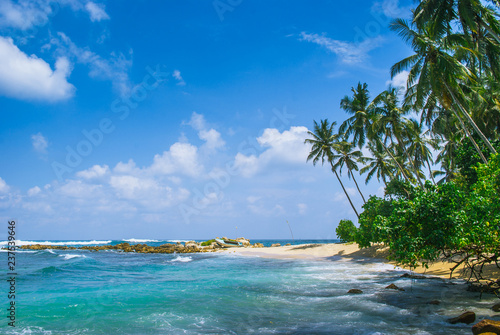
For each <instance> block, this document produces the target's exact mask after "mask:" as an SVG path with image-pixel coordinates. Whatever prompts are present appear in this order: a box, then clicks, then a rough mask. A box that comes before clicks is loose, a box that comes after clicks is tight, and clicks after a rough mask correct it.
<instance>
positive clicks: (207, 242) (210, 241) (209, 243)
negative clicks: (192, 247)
mask: <svg viewBox="0 0 500 335" xmlns="http://www.w3.org/2000/svg"><path fill="white" fill-rule="evenodd" d="M213 242H215V240H214V239H212V240H208V241H205V242H201V246H202V247H206V246H209V245H211V244H212V243H213Z"/></svg>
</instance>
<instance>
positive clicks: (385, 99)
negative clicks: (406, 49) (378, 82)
mask: <svg viewBox="0 0 500 335" xmlns="http://www.w3.org/2000/svg"><path fill="white" fill-rule="evenodd" d="M372 105H373V109H374V110H375V114H376V115H377V119H376V121H374V125H373V127H374V129H380V131H381V132H383V133H384V135H385V138H386V139H389V140H390V141H391V144H394V142H393V137H394V138H395V139H396V141H397V144H398V145H399V149H400V151H401V152H402V153H403V154H404V155H405V156H406V158H407V160H408V164H409V165H410V167H411V168H412V170H413V173H414V174H415V176H416V179H417V181H418V183H419V184H420V186H421V187H422V188H423V187H424V184H423V183H422V181H421V180H420V174H419V172H418V169H417V168H416V166H415V163H414V162H413V160H412V159H411V157H410V155H409V154H408V151H407V150H406V146H405V143H404V141H403V137H404V136H405V135H406V133H407V129H406V128H407V123H408V119H406V118H405V117H404V115H405V114H407V113H408V112H409V108H407V107H405V106H399V99H398V90H397V89H396V88H394V87H389V88H388V89H387V90H385V91H383V92H382V93H380V94H379V95H378V96H377V97H376V98H375V99H373V101H372Z"/></svg>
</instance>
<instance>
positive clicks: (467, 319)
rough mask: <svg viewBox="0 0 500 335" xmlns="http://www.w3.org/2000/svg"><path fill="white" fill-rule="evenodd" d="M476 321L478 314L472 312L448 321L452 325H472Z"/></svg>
mask: <svg viewBox="0 0 500 335" xmlns="http://www.w3.org/2000/svg"><path fill="white" fill-rule="evenodd" d="M474 321H476V313H474V312H470V311H467V312H465V313H462V314H460V315H459V316H457V317H454V318H451V319H448V322H449V323H451V324H456V323H465V324H470V323H473V322H474Z"/></svg>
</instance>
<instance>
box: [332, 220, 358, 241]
mask: <svg viewBox="0 0 500 335" xmlns="http://www.w3.org/2000/svg"><path fill="white" fill-rule="evenodd" d="M357 232H358V229H357V228H356V226H355V225H354V223H352V221H351V220H340V222H339V225H338V227H337V228H336V229H335V233H337V237H338V238H339V239H340V240H341V241H342V242H354V239H355V238H356V234H357Z"/></svg>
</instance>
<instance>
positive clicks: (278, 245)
mask: <svg viewBox="0 0 500 335" xmlns="http://www.w3.org/2000/svg"><path fill="white" fill-rule="evenodd" d="M272 247H281V244H279V243H274V244H271V248H272Z"/></svg>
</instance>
